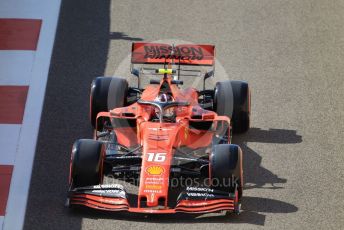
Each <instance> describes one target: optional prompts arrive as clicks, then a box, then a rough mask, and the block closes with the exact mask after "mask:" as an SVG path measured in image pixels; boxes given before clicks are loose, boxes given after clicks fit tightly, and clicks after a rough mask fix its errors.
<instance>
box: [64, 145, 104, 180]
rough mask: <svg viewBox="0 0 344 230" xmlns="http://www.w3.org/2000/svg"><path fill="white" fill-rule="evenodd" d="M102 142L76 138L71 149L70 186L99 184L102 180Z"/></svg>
mask: <svg viewBox="0 0 344 230" xmlns="http://www.w3.org/2000/svg"><path fill="white" fill-rule="evenodd" d="M102 164H103V159H102V144H101V143H100V142H98V141H96V140H89V139H80V140H77V141H76V142H75V143H74V145H73V149H72V155H71V167H70V170H71V172H70V183H71V184H72V187H83V186H90V185H97V184H100V183H101V181H102V176H103V175H102V167H103V166H102Z"/></svg>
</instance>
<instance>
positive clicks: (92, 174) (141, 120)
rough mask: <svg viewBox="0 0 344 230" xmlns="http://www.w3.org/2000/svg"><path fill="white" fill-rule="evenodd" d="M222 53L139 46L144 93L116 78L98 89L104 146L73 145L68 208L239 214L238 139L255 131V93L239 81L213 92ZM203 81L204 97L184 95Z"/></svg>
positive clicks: (96, 84)
mask: <svg viewBox="0 0 344 230" xmlns="http://www.w3.org/2000/svg"><path fill="white" fill-rule="evenodd" d="M214 54H215V47H214V46H212V45H190V44H187V45H176V46H174V45H167V44H156V43H133V45H132V57H131V62H132V65H131V73H132V74H133V75H134V76H136V77H137V81H138V84H137V87H129V86H128V82H127V81H126V79H123V78H117V77H98V78H96V79H95V80H94V81H93V82H92V85H91V95H90V118H91V123H92V125H93V127H94V129H95V137H94V139H89V140H88V139H80V140H77V141H76V142H75V144H74V145H73V149H72V154H71V162H70V179H69V185H70V187H69V192H68V199H67V205H68V206H87V207H90V208H95V209H101V210H108V211H128V212H139V213H176V212H183V213H208V212H218V211H230V212H235V213H239V212H240V203H241V199H242V194H243V168H242V164H243V162H242V159H243V157H242V151H241V149H240V147H239V146H238V145H234V144H231V135H232V133H243V132H246V131H247V130H248V129H249V126H250V90H249V87H248V84H247V83H246V82H243V81H230V80H226V81H221V82H217V83H216V85H215V88H213V89H205V82H206V79H208V78H210V77H213V75H214V66H215V58H214ZM147 76H148V80H149V84H147V85H146V86H145V87H140V84H142V81H143V79H144V77H147ZM197 77H201V78H202V77H203V79H202V80H203V82H202V83H203V89H202V90H198V89H196V88H193V87H186V88H185V87H184V86H183V81H182V80H181V79H182V78H188V79H190V78H197ZM146 80H147V79H146ZM140 82H141V83H140ZM172 182H173V183H172Z"/></svg>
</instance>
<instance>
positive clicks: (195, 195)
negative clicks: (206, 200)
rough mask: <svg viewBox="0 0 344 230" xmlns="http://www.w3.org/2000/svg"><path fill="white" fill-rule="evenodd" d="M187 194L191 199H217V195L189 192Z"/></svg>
mask: <svg viewBox="0 0 344 230" xmlns="http://www.w3.org/2000/svg"><path fill="white" fill-rule="evenodd" d="M186 194H187V195H188V196H189V197H215V195H214V194H211V193H200V192H187V193H186Z"/></svg>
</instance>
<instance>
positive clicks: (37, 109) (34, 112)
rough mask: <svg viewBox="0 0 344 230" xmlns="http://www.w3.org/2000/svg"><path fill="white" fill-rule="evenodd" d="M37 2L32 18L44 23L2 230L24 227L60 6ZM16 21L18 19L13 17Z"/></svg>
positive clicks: (57, 0)
mask: <svg viewBox="0 0 344 230" xmlns="http://www.w3.org/2000/svg"><path fill="white" fill-rule="evenodd" d="M16 1H18V0H16ZM31 1H33V0H31ZM36 2H37V3H36V5H34V6H33V7H36V6H37V5H39V7H38V9H40V10H39V11H37V12H36V17H34V18H41V19H42V20H43V23H42V28H41V32H40V37H39V41H38V47H37V51H36V57H35V61H34V65H33V69H32V77H31V80H30V88H29V92H28V97H27V101H26V106H25V113H24V119H23V124H22V129H21V132H20V137H19V143H18V149H17V154H16V160H15V167H14V171H13V175H12V181H11V187H10V194H9V199H8V202H7V208H6V216H5V219H4V223H3V229H5V230H17V229H18V230H19V229H22V228H23V224H24V218H25V211H26V204H27V198H28V193H29V186H30V179H31V174H32V166H33V160H34V155H35V150H36V142H37V137H38V132H39V124H40V118H41V112H42V107H43V101H44V95H45V88H46V83H47V79H48V73H49V66H50V60H51V55H52V50H53V45H54V40H55V34H56V27H57V22H58V17H59V10H60V5H61V0H50V1H42V0H40V1H38V0H37V1H36ZM17 6H18V5H17ZM35 9H36V8H35ZM24 11H25V10H24ZM30 12H31V11H30ZM21 16H22V15H21ZM16 18H18V17H17V16H16Z"/></svg>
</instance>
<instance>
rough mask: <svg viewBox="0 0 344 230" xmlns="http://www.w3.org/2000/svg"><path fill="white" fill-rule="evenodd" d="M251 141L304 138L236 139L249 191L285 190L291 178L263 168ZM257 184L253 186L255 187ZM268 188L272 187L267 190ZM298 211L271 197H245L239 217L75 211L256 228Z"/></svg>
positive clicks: (291, 133) (260, 133) (254, 134)
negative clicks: (269, 217)
mask: <svg viewBox="0 0 344 230" xmlns="http://www.w3.org/2000/svg"><path fill="white" fill-rule="evenodd" d="M247 142H261V143H280V144H296V143H301V142H302V136H300V135H297V134H296V131H295V130H284V129H269V130H261V129H259V128H251V129H250V131H249V132H248V133H246V134H243V135H239V136H235V137H234V138H233V143H237V144H239V145H240V146H241V147H242V149H243V152H244V155H245V157H244V161H245V162H246V164H245V165H244V171H245V181H246V183H247V184H250V185H249V186H247V185H246V186H245V189H259V188H264V189H266V188H268V189H281V188H283V187H280V186H276V185H275V184H283V183H286V182H287V179H284V178H280V177H279V176H278V175H276V174H274V173H273V172H271V171H270V170H268V169H266V168H264V167H263V166H262V165H261V161H262V157H261V156H260V155H259V154H258V153H257V152H255V151H254V150H252V149H251V148H249V147H248V146H247V145H246V143H247ZM251 184H253V185H251ZM267 185H268V187H267ZM297 211H298V208H297V207H296V206H295V205H293V204H289V203H287V202H284V201H279V200H275V199H270V198H263V197H252V196H244V198H243V201H242V212H241V214H240V215H236V214H218V213H216V214H203V215H199V214H197V215H193V214H180V213H179V214H172V215H166V214H161V215H159V214H158V215H157V214H134V213H126V212H119V213H107V212H101V211H97V210H90V209H86V208H79V209H78V212H73V213H74V214H73V215H75V216H82V217H86V218H90V219H116V220H126V221H135V222H152V223H186V224H187V223H234V224H241V223H248V224H253V225H261V226H263V225H264V224H265V214H266V213H293V212H297Z"/></svg>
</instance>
